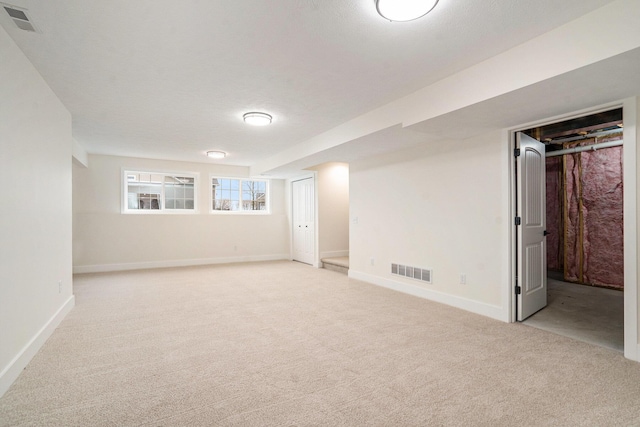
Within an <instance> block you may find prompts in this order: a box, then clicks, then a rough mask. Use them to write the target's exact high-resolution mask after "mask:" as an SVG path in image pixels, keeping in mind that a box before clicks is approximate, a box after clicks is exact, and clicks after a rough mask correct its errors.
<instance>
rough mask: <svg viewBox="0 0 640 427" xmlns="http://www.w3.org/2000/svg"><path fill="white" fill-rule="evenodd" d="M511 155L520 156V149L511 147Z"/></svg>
mask: <svg viewBox="0 0 640 427" xmlns="http://www.w3.org/2000/svg"><path fill="white" fill-rule="evenodd" d="M513 157H520V149H519V148H514V149H513Z"/></svg>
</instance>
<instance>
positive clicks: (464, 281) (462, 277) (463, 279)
mask: <svg viewBox="0 0 640 427" xmlns="http://www.w3.org/2000/svg"><path fill="white" fill-rule="evenodd" d="M460 284H461V285H466V284H467V275H466V274H464V273H460Z"/></svg>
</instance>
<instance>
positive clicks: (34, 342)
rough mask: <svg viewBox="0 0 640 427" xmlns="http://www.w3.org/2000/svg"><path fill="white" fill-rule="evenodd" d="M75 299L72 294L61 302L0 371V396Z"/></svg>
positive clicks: (67, 312)
mask: <svg viewBox="0 0 640 427" xmlns="http://www.w3.org/2000/svg"><path fill="white" fill-rule="evenodd" d="M75 303H76V300H75V297H74V296H73V295H71V296H70V297H69V299H68V300H67V301H66V302H65V303H64V304H62V306H61V307H60V308H59V309H58V311H57V312H56V313H55V314H54V315H53V316H52V317H51V318H50V319H49V320H48V321H47V323H45V325H44V326H43V327H42V328H41V329H40V330H39V331H38V333H36V334H35V335H34V337H33V338H31V340H30V341H29V342H28V343H27V345H25V346H24V348H23V349H22V350H21V351H20V352H19V353H18V354H17V355H16V357H14V358H13V360H12V361H11V362H9V364H8V365H7V367H6V368H4V369H3V370H2V372H0V397H1V396H2V395H3V394H5V393H6V392H7V390H9V387H11V384H13V383H14V381H15V380H16V379H17V378H18V376H19V375H20V373H21V372H22V371H23V370H24V368H26V367H27V365H28V364H29V362H30V361H31V359H33V356H35V355H36V353H37V352H38V350H40V348H41V347H42V346H43V345H44V343H45V342H46V341H47V340H48V339H49V337H50V336H51V334H53V331H55V330H56V328H57V327H58V325H60V322H62V319H64V318H65V317H66V316H67V314H69V312H70V311H71V309H72V308H73V307H74V306H75Z"/></svg>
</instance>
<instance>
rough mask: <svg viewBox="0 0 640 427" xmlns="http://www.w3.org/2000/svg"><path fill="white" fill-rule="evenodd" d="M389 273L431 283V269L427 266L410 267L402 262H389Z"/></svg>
mask: <svg viewBox="0 0 640 427" xmlns="http://www.w3.org/2000/svg"><path fill="white" fill-rule="evenodd" d="M391 274H395V275H397V276H404V277H408V278H410V279H415V280H420V281H421V282H425V283H432V281H433V270H431V269H429V268H421V267H410V266H408V265H403V264H391Z"/></svg>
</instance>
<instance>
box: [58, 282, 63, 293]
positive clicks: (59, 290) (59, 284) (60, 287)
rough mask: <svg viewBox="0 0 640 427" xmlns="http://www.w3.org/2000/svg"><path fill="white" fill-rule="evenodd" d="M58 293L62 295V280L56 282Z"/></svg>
mask: <svg viewBox="0 0 640 427" xmlns="http://www.w3.org/2000/svg"><path fill="white" fill-rule="evenodd" d="M58 293H59V294H61V293H62V280H58Z"/></svg>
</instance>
